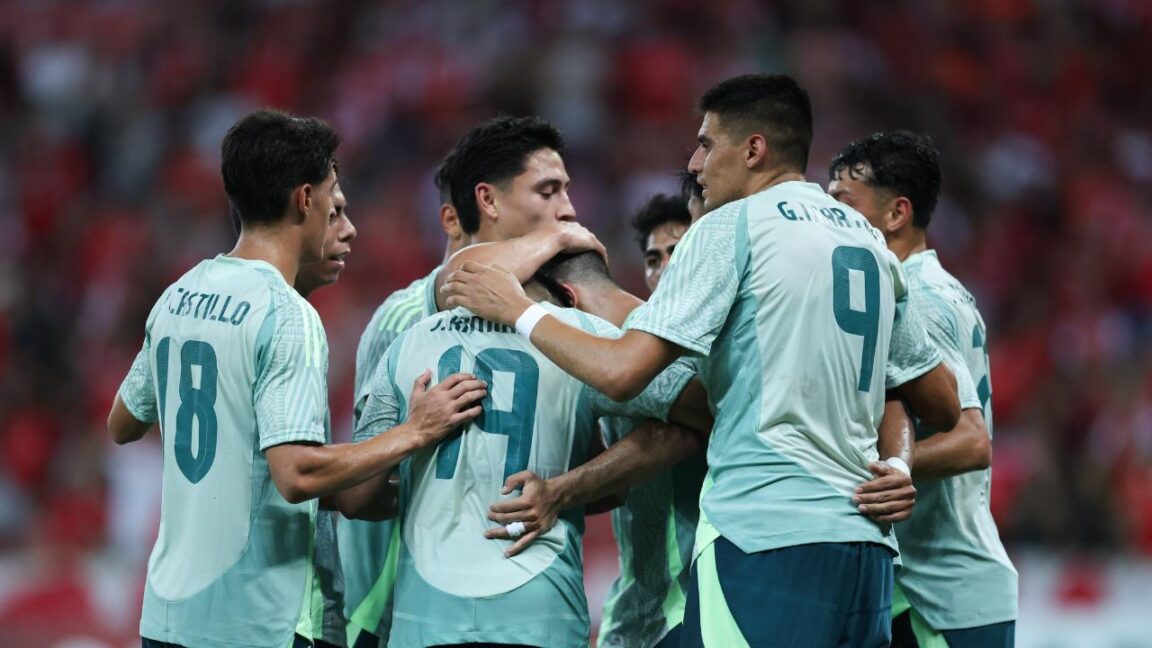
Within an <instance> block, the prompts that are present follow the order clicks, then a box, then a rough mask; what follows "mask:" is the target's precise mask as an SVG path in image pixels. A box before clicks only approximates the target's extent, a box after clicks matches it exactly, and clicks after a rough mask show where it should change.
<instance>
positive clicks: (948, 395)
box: [898, 362, 960, 430]
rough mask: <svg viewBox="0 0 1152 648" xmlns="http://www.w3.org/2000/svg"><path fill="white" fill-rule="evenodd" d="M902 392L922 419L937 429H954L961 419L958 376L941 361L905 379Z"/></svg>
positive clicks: (905, 400)
mask: <svg viewBox="0 0 1152 648" xmlns="http://www.w3.org/2000/svg"><path fill="white" fill-rule="evenodd" d="M898 391H899V392H900V396H901V397H902V398H903V399H904V402H905V403H906V404H907V405H908V409H909V410H911V411H912V413H913V414H915V415H916V416H917V417H919V418H920V420H921V421H922V422H923V423H925V424H927V425H928V426H930V427H932V428H934V429H937V430H951V429H952V428H953V427H955V426H956V424H957V423H959V421H960V398H959V397H958V396H957V395H956V376H955V375H953V373H952V370H951V369H949V368H948V365H946V364H945V363H943V362H941V363H940V364H938V365H936V367H935V368H934V369H932V370H931V371H929V372H928V373H926V374H924V375H923V376H920V377H919V378H915V379H913V380H910V381H908V382H907V383H904V384H903V385H901V386H900V387H899V388H898Z"/></svg>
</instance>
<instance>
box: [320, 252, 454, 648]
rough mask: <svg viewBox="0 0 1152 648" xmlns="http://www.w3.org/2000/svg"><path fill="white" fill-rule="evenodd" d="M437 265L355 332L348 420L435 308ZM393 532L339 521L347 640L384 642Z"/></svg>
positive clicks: (388, 524) (381, 525)
mask: <svg viewBox="0 0 1152 648" xmlns="http://www.w3.org/2000/svg"><path fill="white" fill-rule="evenodd" d="M441 267H442V266H438V267H437V268H436V269H435V270H433V271H432V272H431V273H430V274H429V275H428V276H426V277H421V278H420V279H417V280H416V281H413V282H412V283H411V284H409V285H408V287H407V288H403V289H401V290H397V291H396V292H394V293H392V294H391V295H389V296H388V298H387V299H385V300H384V303H382V304H380V307H379V308H377V309H376V312H375V313H373V315H372V319H371V321H369V322H368V326H367V328H365V329H364V333H363V335H361V336H360V346H359V347H357V349H356V382H355V392H356V403H355V407H354V411H353V424H355V423H356V422H357V421H358V420H359V419H360V415H361V414H362V413H363V407H364V403H365V402H367V398H368V387H369V386H370V385H371V382H372V375H373V374H374V373H375V371H376V366H377V365H378V364H380V360H381V359H382V358H383V357H384V352H385V351H386V350H387V349H388V347H389V345H391V344H392V341H393V340H395V339H396V337H397V336H398V335H400V334H401V333H402V332H404V331H406V330H408V327H410V326H412V325H413V324H415V323H416V322H418V321H420V320H422V319H424V318H425V317H428V316H429V315H431V314H433V313H435V312H436V295H435V293H434V292H433V291H434V290H435V284H436V274H437V273H439V272H440V268H441ZM396 531H398V529H394V528H393V524H392V521H391V520H386V521H383V522H369V521H365V520H347V519H345V520H341V522H340V535H339V542H340V556H341V564H342V565H343V569H344V611H345V614H346V615H347V616H348V635H347V637H348V643H349V645H351V644H352V643H354V642H355V641H356V638H357V637H358V636H359V635H360V632H361V631H362V630H367V631H368V632H371V633H372V634H374V635H376V636H378V637H380V638H381V645H387V643H388V627H389V625H390V624H391V621H392V614H391V607H392V587H393V585H394V583H395V582H396V557H397V554H396V552H395V551H391V550H392V549H393V548H398V545H394V540H395V538H396Z"/></svg>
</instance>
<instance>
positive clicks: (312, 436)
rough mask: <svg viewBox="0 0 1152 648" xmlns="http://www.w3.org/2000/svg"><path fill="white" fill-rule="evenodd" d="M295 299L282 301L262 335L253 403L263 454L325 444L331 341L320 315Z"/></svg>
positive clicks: (257, 355)
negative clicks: (301, 444) (290, 446)
mask: <svg viewBox="0 0 1152 648" xmlns="http://www.w3.org/2000/svg"><path fill="white" fill-rule="evenodd" d="M285 292H287V291H285ZM293 297H295V295H294V294H293V295H291V296H287V297H281V299H279V300H277V302H276V303H275V305H274V306H273V308H272V309H271V310H270V312H269V313H268V316H267V317H266V319H265V320H264V323H263V325H262V326H261V329H260V332H259V335H258V336H257V342H256V348H257V352H256V358H257V361H256V365H257V373H256V384H255V387H254V389H253V400H254V404H255V410H256V428H257V432H258V434H259V438H260V449H261V450H265V449H267V448H269V447H271V446H274V445H278V444H281V443H292V442H305V443H324V441H325V430H326V427H327V421H328V383H327V376H326V373H327V371H326V369H327V355H328V343H327V340H326V339H325V334H324V327H323V326H322V325H321V324H320V316H319V315H317V314H316V311H315V310H313V308H312V307H311V306H309V305H308V303H307V302H305V301H304V300H303V299H301V298H298V297H296V298H295V299H293Z"/></svg>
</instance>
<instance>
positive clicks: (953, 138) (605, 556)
mask: <svg viewBox="0 0 1152 648" xmlns="http://www.w3.org/2000/svg"><path fill="white" fill-rule="evenodd" d="M180 5H182V6H176V3H164V2H146V1H144V0H137V1H130V0H106V1H74V2H64V1H60V2H53V1H46V0H36V1H31V0H30V1H27V2H18V1H11V0H6V1H0V12H2V13H0V16H2V18H0V202H2V204H4V205H7V207H6V208H4V209H0V628H2V629H3V631H2V632H3V634H4V636H5V637H7V640H6V641H5V643H8V645H21V646H40V645H43V646H57V645H58V646H71V647H74V648H75V647H81V646H83V647H88V646H91V647H97V646H115V647H117V648H119V647H120V646H129V645H139V643H138V639H136V636H137V635H136V627H137V623H138V620H139V608H140V597H141V593H142V587H143V577H144V565H145V562H146V559H147V555H148V551H149V550H150V548H151V543H152V540H153V538H154V537H155V529H156V524H157V520H158V501H159V487H160V482H159V477H158V472H159V470H160V452H159V444H158V439H157V438H150V439H148V440H147V441H146V442H143V443H138V444H134V445H131V446H127V447H116V446H114V445H113V444H112V443H111V441H110V440H109V439H108V438H107V435H106V432H105V430H104V418H105V416H106V413H107V411H108V407H109V404H110V403H111V400H112V396H113V395H114V393H115V390H116V389H117V388H118V386H119V382H120V380H121V378H122V377H123V375H124V373H125V371H126V369H127V368H128V366H129V364H130V362H131V360H132V358H133V356H134V355H135V353H136V351H137V350H138V349H139V346H140V343H141V340H142V338H143V326H144V320H145V318H146V316H147V313H148V310H149V309H150V307H151V305H152V303H153V301H154V300H155V299H156V298H157V297H158V296H159V295H160V293H161V291H162V290H163V288H164V287H165V286H166V285H167V284H168V283H170V282H171V281H173V280H174V279H176V278H177V277H178V276H180V275H181V274H182V273H183V272H184V271H185V270H187V269H188V268H189V267H190V266H192V265H193V264H195V263H196V262H197V261H199V260H200V259H202V258H205V257H209V256H212V255H215V254H216V253H218V252H224V251H227V250H229V249H230V248H231V246H232V243H233V240H234V235H233V233H232V229H231V224H230V221H229V218H228V208H227V202H226V198H225V195H224V192H223V187H222V183H221V181H220V175H219V146H220V140H221V138H222V137H223V135H224V132H225V131H226V129H227V128H228V127H229V126H230V125H231V124H232V123H233V122H234V121H236V120H237V119H238V118H239V117H241V116H242V115H243V114H244V113H246V112H247V111H249V110H252V109H254V108H258V107H263V106H274V107H279V108H283V109H287V110H291V111H294V112H297V113H301V114H308V115H317V116H321V117H324V118H325V119H327V120H329V121H331V122H332V123H333V124H334V125H335V126H336V127H337V129H338V130H339V131H340V132H341V133H342V134H343V136H344V144H343V146H342V147H341V148H340V150H339V156H340V158H341V184H342V185H343V187H344V191H345V193H346V195H347V196H348V199H349V213H350V215H351V217H352V220H353V222H354V223H355V224H356V225H357V227H358V228H359V237H358V238H357V239H356V241H355V242H354V244H353V253H352V256H351V258H350V263H349V266H348V269H347V270H346V271H345V273H344V275H343V276H342V278H341V279H340V281H339V283H338V284H337V285H335V286H334V287H331V288H326V289H323V290H320V291H318V292H317V293H316V294H315V295H314V296H313V298H312V301H313V303H314V304H315V305H316V306H317V308H318V309H319V311H320V313H321V316H322V318H323V320H324V323H325V325H326V327H327V330H328V337H329V341H330V344H331V371H330V376H329V381H330V393H331V397H332V413H333V423H334V429H335V430H336V435H337V437H338V438H347V437H348V435H349V427H350V422H349V418H350V410H351V404H352V393H351V385H352V374H353V358H354V354H355V347H356V340H357V339H358V338H359V335H360V333H361V331H362V330H363V328H364V326H365V325H366V323H367V321H368V318H369V316H370V315H371V313H372V311H373V310H374V309H375V307H376V306H377V305H378V304H379V303H380V302H381V301H382V300H383V298H384V297H385V296H386V295H388V294H389V293H390V292H391V291H392V290H394V289H396V288H399V287H402V286H404V285H407V283H408V282H409V281H411V280H412V279H414V278H416V277H419V276H423V275H424V274H426V273H427V272H428V271H429V270H430V269H431V268H432V267H433V266H434V265H435V264H437V263H438V262H439V260H440V257H441V255H442V253H443V248H444V241H443V239H442V234H441V232H440V228H439V224H438V222H437V220H436V218H435V216H436V208H437V195H436V191H435V189H434V187H433V185H432V180H431V177H432V171H433V169H434V168H435V165H436V164H437V162H438V161H439V159H440V158H441V156H442V155H443V154H444V153H445V152H446V151H447V149H448V148H449V147H450V146H451V145H452V143H453V142H454V141H455V140H456V139H457V138H458V137H459V136H460V135H462V134H463V133H464V132H465V131H466V130H467V129H468V128H469V127H470V126H471V125H473V124H474V123H476V122H478V121H480V120H482V119H485V118H488V117H490V116H493V115H495V114H496V113H498V112H501V111H503V112H509V113H515V114H539V115H542V116H544V117H546V118H548V119H550V120H552V121H553V122H554V123H556V124H557V125H558V126H559V127H560V128H561V130H562V131H563V132H564V134H565V136H566V137H567V139H568V142H569V145H570V151H569V153H568V155H567V156H566V160H567V165H568V171H569V173H570V175H571V177H572V179H573V185H572V194H573V201H574V203H575V205H576V208H577V211H578V214H579V217H580V219H581V220H582V222H583V223H584V224H585V225H587V226H588V227H589V228H591V229H592V230H593V231H594V232H596V233H597V234H598V235H599V236H600V237H601V239H602V240H603V241H604V242H605V243H606V244H607V245H608V247H609V250H610V253H611V261H612V267H613V272H614V274H615V275H616V277H617V278H618V279H619V280H620V282H621V283H622V284H623V285H624V286H626V287H628V288H629V289H631V290H632V291H633V292H636V293H637V294H640V295H644V294H646V292H645V290H644V287H643V282H642V269H641V264H640V253H639V250H638V248H637V247H636V245H635V243H634V242H633V240H632V232H631V231H630V230H629V228H628V226H627V221H628V219H629V218H630V217H631V216H632V214H633V212H634V210H635V209H636V208H637V207H638V206H639V205H640V204H641V203H642V202H643V201H644V200H645V199H646V198H647V197H648V196H650V195H651V194H653V193H655V192H660V191H665V192H671V191H674V190H675V187H676V179H675V174H676V172H677V170H678V169H680V168H682V167H683V166H684V165H685V163H686V162H687V159H688V156H689V154H690V153H691V150H692V148H693V146H694V139H695V133H696V129H697V127H698V125H699V116H698V115H697V114H696V113H695V111H694V102H695V100H696V99H697V97H699V95H700V94H701V93H702V92H703V90H704V89H706V88H707V87H708V86H710V85H712V84H713V83H715V82H716V81H718V80H720V79H722V78H724V77H726V76H730V75H734V74H738V73H745V72H753V71H759V72H787V73H790V74H792V75H794V76H796V77H797V78H798V79H799V80H800V82H801V83H802V84H803V85H804V86H806V87H807V89H808V90H809V92H810V93H811V95H812V99H813V107H814V112H815V116H816V138H815V145H814V148H813V152H812V156H811V168H810V169H809V172H810V173H809V177H810V179H813V180H815V181H818V182H820V183H822V184H823V183H826V181H827V163H828V162H829V161H830V159H831V158H832V157H833V155H834V154H835V153H836V152H837V151H838V150H839V149H840V148H841V147H842V146H843V145H844V144H845V143H847V142H848V141H849V140H851V139H856V138H860V137H864V136H866V135H868V134H870V133H871V132H873V131H876V130H881V129H889V128H910V129H915V130H921V131H925V132H928V133H929V134H931V135H932V137H933V138H934V139H935V141H936V143H937V144H938V146H939V148H940V149H941V151H942V153H943V156H944V164H945V170H944V177H945V186H944V196H943V198H942V201H941V207H940V208H939V210H938V212H937V215H936V217H935V219H934V221H933V224H932V226H931V228H930V230H929V232H930V235H931V237H930V240H931V243H932V245H933V246H935V247H936V248H937V249H938V250H939V252H940V256H941V257H942V259H943V261H944V265H945V267H947V268H949V269H950V270H951V271H952V272H953V273H954V274H955V275H957V277H959V278H960V279H961V281H963V282H964V283H965V284H966V285H967V286H968V287H969V288H970V289H971V291H972V292H973V293H974V294H975V295H976V297H977V299H978V303H979V307H980V308H981V310H982V311H983V314H984V318H985V320H986V321H987V323H988V327H989V331H990V336H991V352H992V376H993V389H994V395H993V400H994V409H995V435H996V436H995V443H994V449H995V450H994V461H993V468H994V479H993V482H992V484H993V498H992V506H993V512H994V514H995V516H996V519H997V521H998V523H999V526H1000V533H1001V535H1002V537H1003V539H1004V540H1005V543H1006V544H1007V545H1008V547H1009V551H1010V553H1011V555H1012V557H1013V559H1014V560H1015V561H1016V564H1017V567H1018V568H1019V570H1020V576H1021V618H1020V621H1019V624H1018V627H1019V643H1020V645H1022V646H1152V621H1149V617H1148V614H1147V595H1148V593H1149V592H1150V591H1152V371H1150V368H1152V216H1150V214H1152V210H1150V207H1152V120H1150V116H1152V90H1150V87H1152V84H1150V81H1152V77H1150V76H1149V75H1148V73H1147V71H1146V65H1147V62H1148V61H1150V60H1152V3H1148V2H1143V1H1142V0H1080V1H1077V0H919V1H915V2H914V1H910V0H909V1H889V2H883V3H864V2H852V1H850V0H845V1H843V2H837V1H832V0H824V1H819V0H795V1H772V2H759V1H753V0H709V1H708V2H699V1H692V0H652V1H648V2H630V3H624V2H618V1H616V0H533V1H528V0H524V1H519V2H500V1H496V0H487V1H484V0H475V1H472V2H452V1H449V0H410V1H409V0H405V1H393V2H366V1H355V0H329V1H326V2H308V1H303V0H301V1H292V0H267V1H264V2H233V1H223V0H204V1H199V2H195V3H180ZM154 437H155V435H154ZM587 544H588V549H589V553H588V563H589V568H588V569H589V580H588V589H589V595H590V598H591V600H592V608H593V610H592V611H593V615H594V616H598V612H599V610H598V602H599V601H600V600H601V598H602V596H603V592H604V590H606V588H607V585H608V583H609V582H610V580H611V578H613V577H614V571H615V570H616V564H615V555H614V546H613V543H612V538H611V531H610V527H609V526H608V524H607V519H606V518H602V519H598V520H596V521H595V522H594V523H592V524H591V525H590V530H589V533H588V540H587ZM957 586H958V587H962V586H963V584H961V583H958V584H957ZM13 638H19V639H15V640H14V639H13ZM9 640H14V641H15V643H10V642H9Z"/></svg>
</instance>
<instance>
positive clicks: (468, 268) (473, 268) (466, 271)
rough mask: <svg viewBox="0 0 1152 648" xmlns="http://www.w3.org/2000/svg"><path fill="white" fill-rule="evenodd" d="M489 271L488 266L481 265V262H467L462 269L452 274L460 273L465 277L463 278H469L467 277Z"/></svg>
mask: <svg viewBox="0 0 1152 648" xmlns="http://www.w3.org/2000/svg"><path fill="white" fill-rule="evenodd" d="M487 269H488V266H486V265H484V264H483V263H480V262H479V261H465V262H464V263H462V264H461V265H460V268H459V269H458V270H456V272H453V273H452V274H457V273H459V274H460V275H461V276H462V277H463V276H467V275H476V274H479V273H481V272H483V271H484V270H487Z"/></svg>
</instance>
